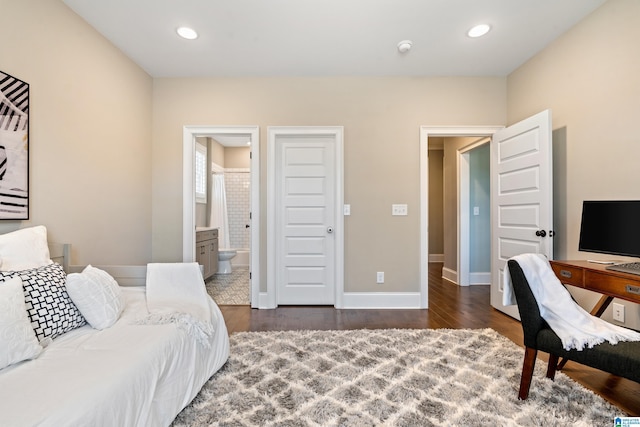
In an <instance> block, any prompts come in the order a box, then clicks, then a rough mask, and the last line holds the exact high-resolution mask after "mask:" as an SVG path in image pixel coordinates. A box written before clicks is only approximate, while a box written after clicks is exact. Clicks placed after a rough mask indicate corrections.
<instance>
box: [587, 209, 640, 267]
mask: <svg viewBox="0 0 640 427" xmlns="http://www.w3.org/2000/svg"><path fill="white" fill-rule="evenodd" d="M578 249H579V250H581V251H586V252H597V253H602V254H611V255H623V256H630V257H638V258H640V200H597V201H596V200H588V201H587V200H585V201H584V202H583V205H582V223H581V225H580V242H579V244H578Z"/></svg>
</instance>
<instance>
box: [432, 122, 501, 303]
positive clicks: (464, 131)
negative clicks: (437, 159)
mask: <svg viewBox="0 0 640 427" xmlns="http://www.w3.org/2000/svg"><path fill="white" fill-rule="evenodd" d="M502 128H504V126H420V302H421V305H420V308H428V307H429V137H430V136H442V137H453V136H478V137H481V136H491V135H493V134H494V133H495V132H497V131H498V130H500V129H502ZM458 233H459V230H458ZM458 246H459V245H458ZM458 256H459V255H458ZM458 261H459V260H458Z"/></svg>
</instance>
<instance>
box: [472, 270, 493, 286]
mask: <svg viewBox="0 0 640 427" xmlns="http://www.w3.org/2000/svg"><path fill="white" fill-rule="evenodd" d="M469 284H470V285H490V284H491V272H486V273H470V274H469Z"/></svg>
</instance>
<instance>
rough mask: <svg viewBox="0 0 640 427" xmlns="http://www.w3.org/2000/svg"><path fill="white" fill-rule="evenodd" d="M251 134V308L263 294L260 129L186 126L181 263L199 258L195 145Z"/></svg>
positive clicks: (183, 155) (183, 137)
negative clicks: (215, 137) (217, 137)
mask: <svg viewBox="0 0 640 427" xmlns="http://www.w3.org/2000/svg"><path fill="white" fill-rule="evenodd" d="M221 133H223V134H232V135H233V134H242V135H246V134H249V135H251V160H250V162H251V163H250V164H251V221H250V222H251V248H250V249H249V250H250V259H251V265H250V266H249V268H250V271H251V279H250V282H251V307H254V308H255V307H257V304H258V295H259V292H260V128H259V127H258V126H184V127H183V132H182V261H183V262H194V261H195V259H196V248H195V240H196V238H195V230H196V211H195V173H194V159H195V150H196V147H195V144H196V137H198V136H210V135H212V134H221Z"/></svg>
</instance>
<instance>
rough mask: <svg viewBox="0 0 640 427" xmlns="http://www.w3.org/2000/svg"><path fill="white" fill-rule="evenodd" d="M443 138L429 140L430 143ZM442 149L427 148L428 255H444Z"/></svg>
mask: <svg viewBox="0 0 640 427" xmlns="http://www.w3.org/2000/svg"><path fill="white" fill-rule="evenodd" d="M434 139H438V140H440V141H441V142H442V140H443V139H444V138H429V144H430V145H431V141H432V140H434ZM443 161H444V150H443V149H431V148H429V255H432V254H433V255H444V206H443V202H444V199H443V197H444V196H443V194H444V174H443Z"/></svg>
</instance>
